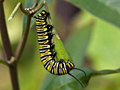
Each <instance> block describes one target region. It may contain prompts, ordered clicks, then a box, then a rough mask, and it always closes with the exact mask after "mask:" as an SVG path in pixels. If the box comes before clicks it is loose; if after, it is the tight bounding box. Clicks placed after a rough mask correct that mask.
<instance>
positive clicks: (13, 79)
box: [9, 64, 19, 90]
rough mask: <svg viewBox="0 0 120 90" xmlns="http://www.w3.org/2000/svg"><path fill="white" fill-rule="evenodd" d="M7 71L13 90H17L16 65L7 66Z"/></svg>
mask: <svg viewBox="0 0 120 90" xmlns="http://www.w3.org/2000/svg"><path fill="white" fill-rule="evenodd" d="M9 70H10V77H11V82H12V87H13V90H19V84H18V75H17V64H14V65H9Z"/></svg>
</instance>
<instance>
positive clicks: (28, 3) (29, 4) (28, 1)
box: [23, 0, 51, 32]
mask: <svg viewBox="0 0 120 90" xmlns="http://www.w3.org/2000/svg"><path fill="white" fill-rule="evenodd" d="M43 1H46V3H47V5H48V4H49V3H50V2H51V0H38V6H39V5H40V4H41V3H42V2H43ZM34 2H35V0H26V3H25V8H30V7H32V6H33V4H34ZM43 9H44V7H43V8H41V9H40V11H42V10H43ZM40 11H39V12H37V13H36V14H35V16H36V15H37V14H38V13H40ZM26 23H27V16H26V15H24V17H23V32H24V31H25V27H26ZM34 24H35V19H32V20H31V24H30V27H32V26H33V25H34Z"/></svg>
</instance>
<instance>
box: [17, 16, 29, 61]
mask: <svg viewBox="0 0 120 90" xmlns="http://www.w3.org/2000/svg"><path fill="white" fill-rule="evenodd" d="M30 22H31V16H30V15H29V16H27V24H26V29H25V33H24V35H23V37H22V39H21V41H20V42H19V44H18V46H17V49H16V52H15V59H16V60H15V61H18V60H19V58H20V56H21V54H22V52H23V50H24V47H25V44H26V41H27V37H28V32H29V29H30Z"/></svg>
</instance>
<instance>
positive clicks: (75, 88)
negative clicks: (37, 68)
mask: <svg viewBox="0 0 120 90" xmlns="http://www.w3.org/2000/svg"><path fill="white" fill-rule="evenodd" d="M82 70H84V71H85V72H86V74H87V77H85V75H84V74H83V73H80V74H77V78H78V79H79V80H80V82H81V83H82V84H83V86H84V87H86V86H87V85H88V82H89V80H90V78H91V77H92V76H96V75H107V74H113V73H119V72H120V69H117V70H102V71H95V70H93V69H90V68H82ZM74 74H75V73H74ZM74 74H73V75H74ZM82 89H83V88H82V87H81V85H80V84H79V83H78V82H77V81H76V80H75V79H74V78H72V77H70V76H68V75H64V76H53V75H49V76H48V77H47V78H46V80H45V82H44V84H43V87H42V89H40V90H82Z"/></svg>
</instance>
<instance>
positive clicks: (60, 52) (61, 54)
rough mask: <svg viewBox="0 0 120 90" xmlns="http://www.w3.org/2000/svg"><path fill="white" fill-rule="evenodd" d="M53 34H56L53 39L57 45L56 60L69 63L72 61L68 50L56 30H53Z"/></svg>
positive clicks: (55, 47)
mask: <svg viewBox="0 0 120 90" xmlns="http://www.w3.org/2000/svg"><path fill="white" fill-rule="evenodd" d="M53 33H54V34H55V35H54V37H53V43H54V44H55V46H54V51H56V52H57V54H56V60H57V61H60V59H63V60H64V61H68V60H70V61H72V60H71V57H70V55H69V53H68V51H67V50H66V48H65V46H64V44H63V42H62V41H61V39H60V37H59V36H58V34H57V33H56V31H55V29H54V30H53Z"/></svg>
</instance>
